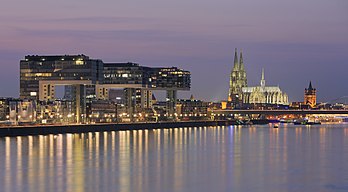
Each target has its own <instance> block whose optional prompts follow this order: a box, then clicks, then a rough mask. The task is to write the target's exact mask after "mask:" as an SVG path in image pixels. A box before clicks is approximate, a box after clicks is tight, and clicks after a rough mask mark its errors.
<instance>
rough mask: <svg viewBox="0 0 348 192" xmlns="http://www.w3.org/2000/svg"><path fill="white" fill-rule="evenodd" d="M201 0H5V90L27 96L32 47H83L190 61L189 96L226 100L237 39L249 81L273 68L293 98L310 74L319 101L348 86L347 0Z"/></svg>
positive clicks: (122, 57) (114, 55)
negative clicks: (22, 85) (24, 80)
mask: <svg viewBox="0 0 348 192" xmlns="http://www.w3.org/2000/svg"><path fill="white" fill-rule="evenodd" d="M197 2H198V1H193V0H192V1H177V2H161V1H149V2H147V3H146V4H145V3H139V5H138V6H137V5H136V3H135V2H121V3H119V2H118V3H115V2H111V1H110V2H108V3H106V4H104V5H103V4H98V3H94V2H86V3H84V4H81V3H78V2H68V1H62V2H59V3H55V2H45V1H41V0H38V1H34V3H33V2H30V3H29V2H23V3H21V4H18V3H14V2H10V1H8V2H7V3H5V4H4V6H2V7H1V8H0V21H1V26H2V31H1V32H0V58H1V61H0V66H1V67H3V68H4V69H6V70H2V71H1V72H0V74H1V75H0V87H1V91H0V94H1V95H0V96H12V97H18V96H19V60H20V59H22V58H23V57H24V56H25V55H28V54H35V55H40V54H50V55H54V54H81V53H83V54H86V55H90V56H91V57H93V58H103V59H104V60H106V61H119V62H125V61H130V62H137V63H139V64H141V65H147V66H168V67H170V66H178V67H180V68H185V69H188V70H189V71H191V73H192V89H191V91H190V92H189V93H186V94H185V95H184V97H187V98H188V97H189V95H191V94H193V95H195V96H196V97H197V98H200V99H204V100H226V99H227V98H226V95H227V92H228V87H229V85H228V81H229V74H230V71H231V70H232V67H233V56H234V48H236V47H238V48H242V49H243V54H244V63H245V68H246V71H247V73H248V84H249V85H255V84H258V82H259V79H260V75H259V74H260V71H261V69H262V68H265V71H266V75H267V82H269V84H274V85H278V84H279V85H280V86H281V87H282V88H283V89H284V91H286V92H287V93H288V95H289V100H290V101H302V100H303V90H304V88H306V87H307V85H308V82H309V81H310V80H311V81H312V83H313V85H314V86H315V87H316V88H317V90H318V101H319V102H320V101H328V100H332V99H335V98H337V97H340V96H344V95H348V93H347V90H345V89H344V87H345V82H346V81H347V80H348V79H347V77H346V76H345V71H346V70H347V67H346V64H347V63H346V61H347V59H348V58H347V57H348V56H347V54H346V53H347V51H348V48H347V47H346V45H347V43H348V37H347V36H346V35H345V34H347V33H348V25H347V23H348V14H347V13H346V10H347V8H348V3H347V2H343V1H338V0H337V1H330V2H326V1H314V0H310V1H306V2H302V1H301V2H300V1H292V2H282V3H279V2H277V1H274V0H272V1H270V0H269V1H266V2H257V1H252V2H242V1H236V2H233V3H232V2H229V1H218V2H216V3H210V2H208V1H199V4H197ZM250 3H253V4H250ZM111 5H114V6H111ZM51 7H55V9H51ZM208 7H209V9H207V8H208ZM206 9H207V10H208V11H204V10H206ZM178 10H180V13H179V12H178ZM62 13H63V14H62ZM322 13H326V14H322Z"/></svg>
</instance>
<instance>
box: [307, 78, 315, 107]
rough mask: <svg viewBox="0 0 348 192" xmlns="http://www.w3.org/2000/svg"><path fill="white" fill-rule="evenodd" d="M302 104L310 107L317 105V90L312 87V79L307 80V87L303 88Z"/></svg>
mask: <svg viewBox="0 0 348 192" xmlns="http://www.w3.org/2000/svg"><path fill="white" fill-rule="evenodd" d="M304 104H307V105H309V106H311V107H312V108H313V107H315V105H317V90H316V89H314V88H313V87H312V81H310V82H309V86H308V88H307V89H305V94H304Z"/></svg>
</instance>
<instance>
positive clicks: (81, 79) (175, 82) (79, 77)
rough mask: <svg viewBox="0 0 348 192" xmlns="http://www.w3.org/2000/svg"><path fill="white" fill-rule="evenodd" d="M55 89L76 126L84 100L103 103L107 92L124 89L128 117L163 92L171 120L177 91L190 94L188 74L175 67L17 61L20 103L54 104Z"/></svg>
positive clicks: (59, 58) (66, 58)
mask: <svg viewBox="0 0 348 192" xmlns="http://www.w3.org/2000/svg"><path fill="white" fill-rule="evenodd" d="M55 86H64V87H65V95H64V98H66V99H68V100H72V101H74V103H75V104H76V113H75V114H76V116H77V121H78V122H79V118H80V116H81V118H82V117H83V116H85V114H86V113H85V109H86V99H93V98H95V99H99V100H107V99H109V90H110V89H125V91H124V92H125V100H126V102H125V104H126V106H127V108H128V113H134V112H135V108H136V106H141V107H144V108H149V107H151V105H152V92H151V91H153V90H164V91H167V104H168V108H167V109H168V116H173V115H174V113H175V104H176V95H177V91H178V90H183V91H185V90H190V86H191V74H190V72H189V71H185V70H182V69H178V68H176V67H170V68H167V67H165V68H158V67H156V68H151V67H144V66H140V65H139V64H136V63H104V62H103V61H102V60H99V59H90V58H89V57H88V56H85V55H56V56H38V55H34V56H30V55H29V56H26V57H25V59H24V60H21V61H20V98H21V99H30V100H38V101H52V100H55ZM137 101H138V102H141V104H137Z"/></svg>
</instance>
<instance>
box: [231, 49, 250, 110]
mask: <svg viewBox="0 0 348 192" xmlns="http://www.w3.org/2000/svg"><path fill="white" fill-rule="evenodd" d="M246 86H248V83H247V75H246V71H245V68H244V61H243V55H242V51H241V52H240V58H239V62H238V53H237V49H235V53H234V65H233V69H232V71H231V74H230V88H229V92H228V101H231V102H232V103H234V104H239V103H241V102H242V88H243V87H246Z"/></svg>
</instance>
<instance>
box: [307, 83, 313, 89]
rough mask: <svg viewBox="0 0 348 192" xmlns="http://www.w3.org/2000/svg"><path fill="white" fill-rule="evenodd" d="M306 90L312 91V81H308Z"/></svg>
mask: <svg viewBox="0 0 348 192" xmlns="http://www.w3.org/2000/svg"><path fill="white" fill-rule="evenodd" d="M308 90H313V86H312V81H309V86H308Z"/></svg>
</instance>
